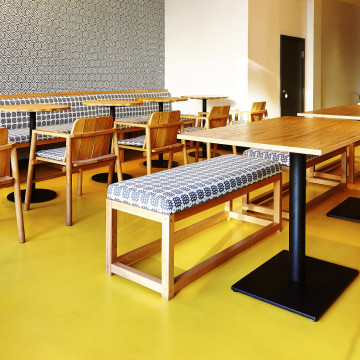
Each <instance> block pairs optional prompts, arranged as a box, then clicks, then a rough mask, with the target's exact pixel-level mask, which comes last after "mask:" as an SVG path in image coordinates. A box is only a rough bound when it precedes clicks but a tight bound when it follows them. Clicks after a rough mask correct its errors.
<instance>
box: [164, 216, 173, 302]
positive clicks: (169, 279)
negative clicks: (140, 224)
mask: <svg viewBox="0 0 360 360" xmlns="http://www.w3.org/2000/svg"><path fill="white" fill-rule="evenodd" d="M161 285H162V291H161V297H162V298H163V299H165V300H171V299H172V298H173V297H174V216H173V215H171V216H164V217H163V221H162V238H161Z"/></svg>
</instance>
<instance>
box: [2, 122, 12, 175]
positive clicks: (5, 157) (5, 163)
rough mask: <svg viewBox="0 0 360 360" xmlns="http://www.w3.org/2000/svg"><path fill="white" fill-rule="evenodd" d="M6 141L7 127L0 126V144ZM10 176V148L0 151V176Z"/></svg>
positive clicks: (4, 143)
mask: <svg viewBox="0 0 360 360" xmlns="http://www.w3.org/2000/svg"><path fill="white" fill-rule="evenodd" d="M7 143H8V129H7V128H0V145H6V144H7ZM3 176H10V150H2V151H0V177H3Z"/></svg>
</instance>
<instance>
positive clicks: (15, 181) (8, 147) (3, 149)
mask: <svg viewBox="0 0 360 360" xmlns="http://www.w3.org/2000/svg"><path fill="white" fill-rule="evenodd" d="M10 162H11V171H12V173H11V172H10ZM11 186H13V188H14V201H15V211H16V222H17V228H18V238H19V242H20V243H24V242H25V231H24V219H23V213H22V204H21V194H20V178H19V168H18V162H17V155H16V149H15V147H14V144H12V143H9V142H8V129H7V128H0V188H5V187H11Z"/></svg>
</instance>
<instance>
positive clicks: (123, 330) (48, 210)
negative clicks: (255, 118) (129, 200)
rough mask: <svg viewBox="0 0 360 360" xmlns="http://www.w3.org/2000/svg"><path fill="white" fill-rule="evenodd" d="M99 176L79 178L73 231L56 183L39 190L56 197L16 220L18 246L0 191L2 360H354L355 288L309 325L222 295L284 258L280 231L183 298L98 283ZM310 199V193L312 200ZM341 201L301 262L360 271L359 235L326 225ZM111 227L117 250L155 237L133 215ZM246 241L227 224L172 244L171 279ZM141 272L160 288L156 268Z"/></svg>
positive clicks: (359, 303)
mask: <svg viewBox="0 0 360 360" xmlns="http://www.w3.org/2000/svg"><path fill="white" fill-rule="evenodd" d="M175 159H177V160H179V155H177V156H176V157H175ZM141 162H142V160H140V159H136V158H135V159H133V160H131V161H127V162H126V163H125V164H124V171H125V172H128V173H131V174H132V175H141V174H145V168H144V167H143V166H142V165H139V164H140V163H141ZM97 172H98V171H97V170H94V171H88V172H86V173H85V174H84V193H83V196H82V197H78V196H76V194H75V191H74V199H73V219H74V225H73V226H72V227H67V226H66V223H65V178H57V179H54V180H48V181H44V182H42V183H39V184H37V186H38V187H42V188H49V189H52V190H55V191H56V192H57V193H58V197H57V198H56V199H55V200H53V201H50V202H46V203H42V204H34V205H32V209H31V210H30V211H27V212H24V217H25V232H26V240H27V242H26V243H25V244H19V243H18V241H17V233H16V224H15V211H14V206H13V204H12V203H10V202H8V201H7V200H6V195H7V193H9V192H10V189H3V190H1V191H0V229H1V230H0V249H1V251H0V359H1V360H15V359H27V360H29V359H30V360H43V359H46V360H57V359H59V360H72V359H74V360H75V359H79V360H81V359H87V360H91V359H110V358H111V359H121V360H122V359H126V360H127V359H131V360H132V359H135V360H140V359H157V360H162V359H174V360H175V359H188V360H191V359H207V360H210V359H246V360H247V359H251V360H252V359H277V360H281V359H286V360H297V359H299V360H300V359H301V360H304V359H316V360H320V359H327V360H332V359H334V360H358V359H360V277H357V278H356V279H355V281H353V283H352V284H351V285H350V286H349V287H348V288H347V289H346V291H345V292H344V293H343V294H342V295H341V296H340V298H339V299H338V300H337V301H336V302H335V304H333V306H332V307H331V308H330V309H329V310H328V311H327V312H326V313H325V315H323V317H322V318H321V319H320V321H318V322H312V321H311V320H308V319H306V318H304V317H302V316H299V315H296V314H293V313H290V312H288V311H285V310H282V309H280V308H277V307H274V306H271V305H269V304H266V303H263V302H261V301H258V300H255V299H252V298H250V297H248V296H245V295H242V294H239V293H234V292H233V291H232V290H231V289H230V287H231V285H232V284H234V283H235V282H236V281H238V280H239V279H240V278H242V277H243V276H245V275H246V274H248V273H249V272H250V271H252V270H253V269H255V268H256V267H258V266H259V265H260V264H262V263H263V262H265V261H266V260H268V259H269V258H270V257H272V256H274V255H275V254H277V253H278V252H279V251H280V250H282V249H287V248H288V223H287V222H284V229H283V231H282V232H281V233H277V234H275V235H273V236H271V237H269V238H267V239H265V240H263V241H262V242H260V243H259V244H257V245H256V246H254V247H252V248H250V249H249V250H247V251H245V252H243V253H241V254H240V255H238V256H237V257H235V258H234V259H232V260H230V261H229V262H227V263H226V264H224V265H222V266H221V267H219V268H218V269H216V270H214V271H212V272H211V273H209V274H207V275H206V276H204V277H202V278H201V279H199V280H197V281H196V282H194V283H192V284H191V285H189V286H187V287H186V288H185V289H183V290H182V291H181V292H179V294H178V295H177V296H176V297H175V298H174V299H173V300H171V301H170V302H166V301H164V300H162V299H161V296H160V295H159V294H158V293H155V292H153V291H151V290H149V289H147V288H144V287H142V286H140V285H137V284H134V283H132V282H130V281H128V280H126V279H123V278H120V277H118V276H112V277H111V276H107V275H106V274H105V198H106V185H105V184H98V183H94V182H92V181H91V179H90V177H91V175H92V174H94V173H97ZM74 180H75V179H74ZM22 188H24V184H22ZM74 189H75V187H74ZM317 191H318V187H316V186H314V185H311V186H310V187H309V194H311V193H313V192H314V193H315V192H317ZM348 196H360V192H358V191H354V190H352V191H346V192H341V193H338V194H337V195H336V196H334V197H333V198H331V199H330V200H328V201H326V202H324V203H323V204H322V205H321V206H318V207H317V208H316V209H315V210H313V211H311V212H310V213H308V215H307V249H306V252H307V255H309V256H313V257H316V258H319V259H323V260H328V261H331V262H334V263H337V264H341V265H345V266H349V267H353V268H356V269H360V224H359V223H355V222H350V221H345V220H339V219H334V218H328V217H326V213H327V211H329V210H330V209H331V208H333V207H334V206H335V205H337V204H338V203H339V202H341V201H342V200H344V199H345V198H346V197H348ZM118 221H119V234H120V235H121V238H120V236H119V249H121V250H124V251H126V250H128V249H131V248H134V247H136V246H138V245H140V244H143V243H146V242H149V241H152V240H155V239H157V238H159V237H160V230H161V229H160V226H159V225H158V224H154V223H152V222H151V221H148V220H143V219H140V218H137V217H135V216H130V215H119V220H118ZM190 221H191V220H190ZM180 226H181V224H180ZM255 229H257V225H251V224H246V223H241V222H236V221H235V220H230V221H225V222H223V223H221V224H219V225H217V226H215V227H213V228H210V229H208V230H206V231H204V232H203V233H201V234H199V235H196V236H194V237H193V238H189V239H187V240H184V241H182V242H181V243H178V244H177V245H176V248H175V272H176V274H178V273H181V272H182V271H183V270H185V269H187V268H189V267H190V266H192V265H194V264H196V263H198V262H200V261H201V260H203V259H206V258H207V257H209V256H210V255H212V254H214V253H216V252H218V251H219V250H221V249H223V248H224V247H226V246H228V245H229V244H231V243H233V242H236V241H238V240H239V239H240V238H242V237H244V236H246V234H249V233H251V232H252V231H254V230H255ZM138 266H139V268H141V269H144V270H146V271H149V272H151V273H152V274H153V275H156V276H158V275H159V273H160V256H159V255H157V256H153V257H151V258H150V259H148V260H146V261H144V262H142V263H141V264H139V265H138Z"/></svg>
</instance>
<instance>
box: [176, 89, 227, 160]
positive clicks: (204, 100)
mask: <svg viewBox="0 0 360 360" xmlns="http://www.w3.org/2000/svg"><path fill="white" fill-rule="evenodd" d="M182 97H184V98H189V99H194V100H201V101H202V113H203V114H204V113H206V112H207V102H208V100H218V99H227V98H228V97H227V96H220V95H183V96H182ZM204 126H205V121H203V123H202V127H204ZM189 155H190V156H193V157H194V156H195V152H191V153H189ZM217 155H219V154H217ZM199 157H200V158H206V157H207V151H206V144H205V143H203V144H202V147H201V151H199Z"/></svg>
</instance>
